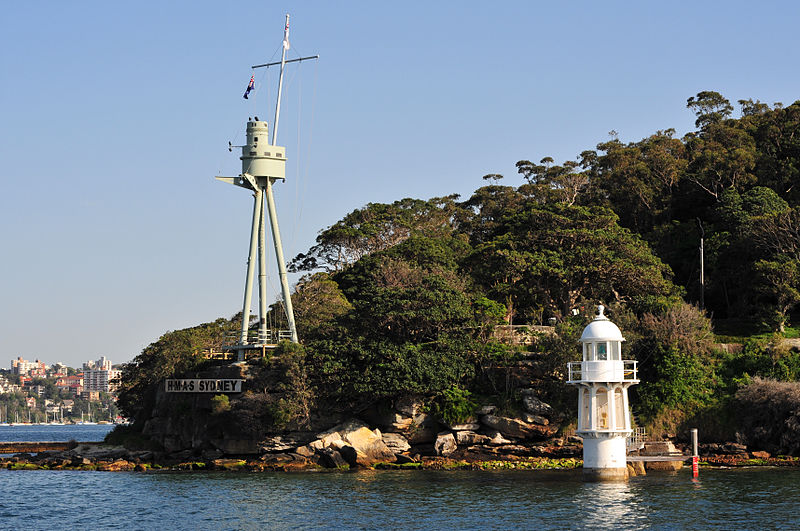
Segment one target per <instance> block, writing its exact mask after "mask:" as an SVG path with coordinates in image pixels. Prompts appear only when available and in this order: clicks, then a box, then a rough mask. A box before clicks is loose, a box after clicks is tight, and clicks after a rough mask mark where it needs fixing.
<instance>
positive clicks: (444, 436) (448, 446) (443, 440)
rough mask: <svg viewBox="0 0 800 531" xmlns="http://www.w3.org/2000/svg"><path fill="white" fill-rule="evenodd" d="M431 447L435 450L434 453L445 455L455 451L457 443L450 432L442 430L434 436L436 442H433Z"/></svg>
mask: <svg viewBox="0 0 800 531" xmlns="http://www.w3.org/2000/svg"><path fill="white" fill-rule="evenodd" d="M433 448H434V450H436V455H441V456H445V457H447V456H448V455H451V454H452V453H453V452H455V451H456V449H457V448H458V445H457V444H456V439H455V437H453V434H452V433H451V432H449V431H448V432H442V433H440V434H438V435H437V436H436V442H434V443H433Z"/></svg>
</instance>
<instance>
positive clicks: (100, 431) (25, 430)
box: [0, 424, 114, 525]
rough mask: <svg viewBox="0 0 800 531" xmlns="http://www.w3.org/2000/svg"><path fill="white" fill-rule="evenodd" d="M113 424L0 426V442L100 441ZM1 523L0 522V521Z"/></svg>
mask: <svg viewBox="0 0 800 531" xmlns="http://www.w3.org/2000/svg"><path fill="white" fill-rule="evenodd" d="M113 427H114V425H113V424H65V425H64V426H52V425H50V426H48V425H38V424H32V425H29V426H0V442H12V441H25V442H41V441H64V442H66V441H69V440H71V439H75V440H76V441H78V442H81V441H102V440H103V437H105V436H106V434H107V433H108V432H109V431H111V429H112V428H113ZM0 525H2V523H0Z"/></svg>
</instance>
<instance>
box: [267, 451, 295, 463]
mask: <svg viewBox="0 0 800 531" xmlns="http://www.w3.org/2000/svg"><path fill="white" fill-rule="evenodd" d="M261 461H263V462H264V463H266V464H273V465H277V464H282V463H291V462H292V461H295V458H294V456H292V455H291V454H284V453H280V454H267V455H262V456H261Z"/></svg>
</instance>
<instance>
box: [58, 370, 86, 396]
mask: <svg viewBox="0 0 800 531" xmlns="http://www.w3.org/2000/svg"><path fill="white" fill-rule="evenodd" d="M56 387H58V388H59V389H61V390H64V391H69V392H70V393H72V394H74V395H79V394H81V392H82V391H83V375H82V374H74V375H72V376H62V377H60V378H58V379H56Z"/></svg>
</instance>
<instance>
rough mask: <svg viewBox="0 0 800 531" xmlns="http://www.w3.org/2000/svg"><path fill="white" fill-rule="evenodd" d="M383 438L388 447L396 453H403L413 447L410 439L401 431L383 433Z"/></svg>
mask: <svg viewBox="0 0 800 531" xmlns="http://www.w3.org/2000/svg"><path fill="white" fill-rule="evenodd" d="M381 438H382V439H383V443H384V444H385V445H386V447H387V448H389V450H391V451H392V452H394V453H395V454H401V453H403V452H407V451H408V450H409V449H411V445H410V444H408V439H406V438H405V437H403V436H402V435H400V434H399V433H383V434H381Z"/></svg>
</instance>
